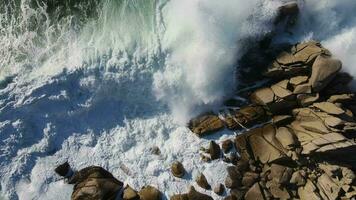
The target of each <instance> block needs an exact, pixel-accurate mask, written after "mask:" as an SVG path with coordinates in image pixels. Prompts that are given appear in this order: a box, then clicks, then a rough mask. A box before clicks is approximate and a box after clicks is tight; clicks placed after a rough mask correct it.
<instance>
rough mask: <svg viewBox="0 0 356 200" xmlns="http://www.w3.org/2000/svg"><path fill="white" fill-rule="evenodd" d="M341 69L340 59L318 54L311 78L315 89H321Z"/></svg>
mask: <svg viewBox="0 0 356 200" xmlns="http://www.w3.org/2000/svg"><path fill="white" fill-rule="evenodd" d="M340 69H341V62H340V60H335V59H332V58H330V57H326V56H318V57H317V58H316V60H315V62H314V64H313V67H312V74H311V77H310V79H309V82H310V84H311V85H312V87H313V90H314V91H321V90H322V89H323V88H324V87H325V86H326V85H327V84H328V83H329V82H330V81H331V80H332V79H333V78H334V77H335V76H336V74H337V72H338V71H340Z"/></svg>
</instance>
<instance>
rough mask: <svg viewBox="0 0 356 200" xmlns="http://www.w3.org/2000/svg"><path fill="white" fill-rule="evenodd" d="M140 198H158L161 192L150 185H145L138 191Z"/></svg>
mask: <svg viewBox="0 0 356 200" xmlns="http://www.w3.org/2000/svg"><path fill="white" fill-rule="evenodd" d="M138 195H139V196H140V199H141V200H160V199H161V192H160V191H159V190H157V189H156V188H155V187H152V186H150V185H149V186H145V187H143V188H142V189H141V190H140V191H139V192H138Z"/></svg>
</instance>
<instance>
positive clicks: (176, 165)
mask: <svg viewBox="0 0 356 200" xmlns="http://www.w3.org/2000/svg"><path fill="white" fill-rule="evenodd" d="M171 171H172V174H173V175H174V176H175V177H178V178H182V177H183V176H184V174H185V169H184V167H183V165H182V163H180V162H178V161H175V162H173V164H172V166H171Z"/></svg>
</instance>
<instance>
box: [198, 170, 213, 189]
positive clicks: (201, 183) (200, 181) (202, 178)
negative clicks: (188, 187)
mask: <svg viewBox="0 0 356 200" xmlns="http://www.w3.org/2000/svg"><path fill="white" fill-rule="evenodd" d="M195 181H196V182H197V184H198V185H199V186H200V187H201V188H204V189H206V190H210V189H211V186H210V185H209V183H208V181H207V180H206V178H205V176H204V174H203V173H199V174H198V176H197V177H196V178H195Z"/></svg>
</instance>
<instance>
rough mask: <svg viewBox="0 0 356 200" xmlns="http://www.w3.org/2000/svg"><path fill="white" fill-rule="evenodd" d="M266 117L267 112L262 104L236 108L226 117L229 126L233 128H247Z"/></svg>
mask: <svg viewBox="0 0 356 200" xmlns="http://www.w3.org/2000/svg"><path fill="white" fill-rule="evenodd" d="M265 118H266V112H265V110H264V108H263V107H262V106H255V105H249V106H245V107H242V108H241V109H239V110H236V111H234V112H232V113H230V115H228V116H226V117H225V123H226V126H227V128H229V129H231V130H235V129H240V128H245V127H248V126H251V125H254V124H256V123H259V122H261V121H264V120H265Z"/></svg>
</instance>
